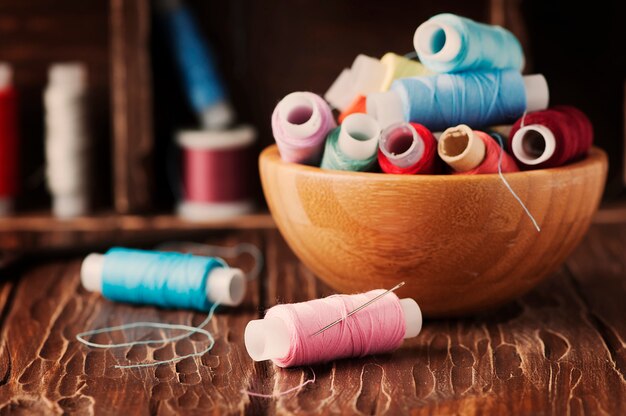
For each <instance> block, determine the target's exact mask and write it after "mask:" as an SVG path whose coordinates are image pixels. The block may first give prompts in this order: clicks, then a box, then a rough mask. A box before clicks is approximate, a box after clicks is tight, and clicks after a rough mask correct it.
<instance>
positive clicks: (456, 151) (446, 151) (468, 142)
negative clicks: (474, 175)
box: [437, 124, 487, 172]
mask: <svg viewBox="0 0 626 416" xmlns="http://www.w3.org/2000/svg"><path fill="white" fill-rule="evenodd" d="M437 151H438V153H439V157H440V158H441V159H442V160H443V161H444V162H446V163H447V164H448V165H450V166H451V167H452V168H453V169H454V170H455V171H457V172H467V171H469V170H472V169H475V168H477V167H478V166H480V164H481V163H482V162H483V160H484V159H485V154H486V151H487V149H486V146H485V143H484V142H483V141H482V140H481V139H480V138H479V137H477V136H476V133H474V132H473V131H472V129H471V128H470V127H469V126H466V125H465V124H460V125H458V126H456V127H450V128H449V129H446V130H445V131H444V132H443V133H442V134H441V137H439V143H438V145H437Z"/></svg>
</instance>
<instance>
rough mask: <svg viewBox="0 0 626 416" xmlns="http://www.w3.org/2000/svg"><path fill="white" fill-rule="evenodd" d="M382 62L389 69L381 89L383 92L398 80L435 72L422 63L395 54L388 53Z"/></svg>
mask: <svg viewBox="0 0 626 416" xmlns="http://www.w3.org/2000/svg"><path fill="white" fill-rule="evenodd" d="M380 62H381V63H382V64H383V65H384V66H385V68H387V72H386V73H385V78H384V79H383V82H382V84H381V87H380V90H381V91H387V90H388V89H389V87H390V86H391V83H392V82H393V81H394V80H396V79H398V78H405V77H417V76H421V75H432V74H434V72H432V71H430V70H428V69H426V67H425V66H424V65H422V64H421V63H420V62H418V61H415V60H411V59H408V58H405V57H404V56H401V55H397V54H395V53H393V52H387V53H386V54H385V55H384V56H383V57H382V58H381V59H380Z"/></svg>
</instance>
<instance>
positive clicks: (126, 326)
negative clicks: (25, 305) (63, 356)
mask: <svg viewBox="0 0 626 416" xmlns="http://www.w3.org/2000/svg"><path fill="white" fill-rule="evenodd" d="M219 305H220V304H219V303H214V304H213V305H212V306H211V309H210V310H209V313H208V315H207V317H206V318H205V319H204V320H203V321H202V322H201V323H200V324H199V325H198V326H195V327H194V326H191V325H183V324H165V323H160V322H133V323H129V324H124V325H117V326H111V327H106V328H99V329H92V330H90V331H85V332H81V333H79V334H76V340H77V341H78V342H80V343H82V344H84V345H87V346H88V347H92V348H103V349H113V348H123V347H133V346H135V345H148V344H168V343H172V342H176V341H179V340H181V339H184V338H188V337H189V336H191V335H192V334H195V333H199V334H203V335H205V336H206V337H207V340H209V345H208V346H207V347H206V348H205V349H204V350H202V351H196V352H194V353H191V354H187V355H183V356H180V357H174V358H170V359H169V360H161V361H151V362H148V363H138V364H128V365H119V364H118V365H115V366H114V367H115V368H143V367H154V366H157V365H160V364H171V363H176V362H179V361H182V360H184V359H185V358H190V357H199V356H202V355H204V354H206V353H207V352H209V351H211V349H213V346H214V345H215V338H213V335H211V333H210V332H209V331H207V330H205V329H203V327H204V326H206V325H207V324H208V323H209V322H210V321H211V319H212V318H213V314H214V312H215V309H217V307H218V306H219ZM134 328H155V329H166V330H171V329H174V330H183V331H188V332H186V333H184V334H181V335H177V336H175V337H167V338H163V339H148V340H142V341H130V342H123V343H118V344H99V343H96V342H91V341H88V340H87V339H86V338H85V337H88V336H92V335H97V334H105V333H112V332H116V331H124V330H127V329H134Z"/></svg>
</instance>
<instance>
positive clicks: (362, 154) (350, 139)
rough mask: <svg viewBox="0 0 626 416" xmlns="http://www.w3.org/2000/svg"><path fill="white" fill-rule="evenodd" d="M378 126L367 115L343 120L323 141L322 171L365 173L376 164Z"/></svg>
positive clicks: (356, 115) (357, 114)
mask: <svg viewBox="0 0 626 416" xmlns="http://www.w3.org/2000/svg"><path fill="white" fill-rule="evenodd" d="M379 138H380V126H379V125H378V122H377V121H376V120H375V119H374V118H373V117H372V116H369V115H367V114H360V113H355V114H351V115H349V116H348V117H346V118H345V120H344V121H343V123H342V124H341V126H340V127H337V128H336V129H334V130H332V131H331V132H330V133H329V134H328V137H327V139H326V145H325V147H324V156H323V157H322V165H321V168H322V169H330V170H349V171H354V172H357V171H369V170H372V169H373V168H374V166H375V164H376V161H377V157H376V156H377V153H376V152H377V149H378V139H379Z"/></svg>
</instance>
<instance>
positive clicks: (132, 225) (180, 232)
mask: <svg viewBox="0 0 626 416" xmlns="http://www.w3.org/2000/svg"><path fill="white" fill-rule="evenodd" d="M275 227H276V226H275V224H274V221H273V220H272V217H271V215H270V214H269V213H268V212H260V213H256V214H250V215H243V216H239V217H236V218H229V219H223V220H215V221H204V222H190V221H186V220H184V219H181V218H180V217H177V216H174V215H169V214H161V215H130V214H128V215H120V214H117V213H113V212H109V213H101V214H96V215H92V216H88V217H79V218H72V219H67V220H62V219H58V218H55V217H53V216H51V215H50V213H46V212H34V213H28V214H22V215H16V216H14V217H10V218H0V250H3V251H8V252H32V251H41V250H50V251H53V250H71V249H76V248H79V249H80V250H86V249H90V248H103V247H109V246H112V245H116V244H134V245H148V244H156V243H158V242H160V241H163V240H168V239H184V238H190V239H193V238H195V237H202V236H205V235H206V234H207V233H216V232H220V231H225V230H241V229H244V230H259V229H272V228H275Z"/></svg>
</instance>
